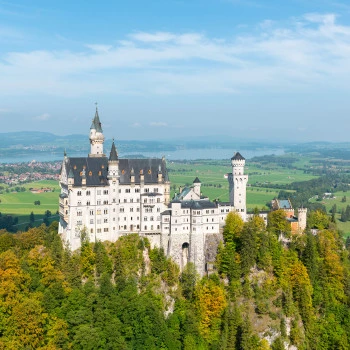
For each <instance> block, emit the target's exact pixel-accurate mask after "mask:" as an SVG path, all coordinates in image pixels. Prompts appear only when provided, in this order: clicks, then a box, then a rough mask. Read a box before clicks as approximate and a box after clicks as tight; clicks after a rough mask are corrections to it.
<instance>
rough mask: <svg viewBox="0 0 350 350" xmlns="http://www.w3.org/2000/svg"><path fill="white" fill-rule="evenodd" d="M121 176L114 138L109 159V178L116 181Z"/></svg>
mask: <svg viewBox="0 0 350 350" xmlns="http://www.w3.org/2000/svg"><path fill="white" fill-rule="evenodd" d="M118 178H119V158H118V153H117V149H116V148H115V144H114V140H113V142H112V147H111V152H110V153H109V159H108V180H112V181H116V180H117V179H118Z"/></svg>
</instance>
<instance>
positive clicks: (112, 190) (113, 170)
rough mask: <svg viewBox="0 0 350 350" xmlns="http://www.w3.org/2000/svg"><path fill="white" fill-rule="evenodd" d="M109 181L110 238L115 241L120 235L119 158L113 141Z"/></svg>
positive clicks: (109, 162) (109, 161)
mask: <svg viewBox="0 0 350 350" xmlns="http://www.w3.org/2000/svg"><path fill="white" fill-rule="evenodd" d="M107 179H108V182H109V203H110V209H109V222H110V223H112V225H111V226H110V232H109V238H108V240H109V241H111V242H115V241H116V240H117V239H118V237H119V223H118V218H119V158H118V153H117V149H116V147H115V144H114V140H113V142H112V147H111V152H110V154H109V159H108V175H107Z"/></svg>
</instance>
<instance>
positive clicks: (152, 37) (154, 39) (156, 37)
mask: <svg viewBox="0 0 350 350" xmlns="http://www.w3.org/2000/svg"><path fill="white" fill-rule="evenodd" d="M130 38H131V39H133V40H137V41H142V42H145V43H160V42H166V41H171V40H173V39H175V38H176V36H175V35H174V34H172V33H168V32H156V33H145V32H138V33H135V34H130Z"/></svg>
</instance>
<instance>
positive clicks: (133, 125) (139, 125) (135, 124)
mask: <svg viewBox="0 0 350 350" xmlns="http://www.w3.org/2000/svg"><path fill="white" fill-rule="evenodd" d="M130 126H131V127H132V128H141V126H142V125H141V124H140V123H138V122H136V123H133V124H131V125H130Z"/></svg>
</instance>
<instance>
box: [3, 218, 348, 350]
mask: <svg viewBox="0 0 350 350" xmlns="http://www.w3.org/2000/svg"><path fill="white" fill-rule="evenodd" d="M308 220H309V225H310V227H311V226H312V227H313V228H315V230H313V234H311V233H310V232H309V230H307V232H306V233H305V234H303V235H291V233H290V228H289V226H288V225H287V224H286V220H285V218H284V213H283V212H282V211H275V212H272V213H270V214H269V220H268V225H267V227H266V226H265V224H264V221H263V220H262V219H261V218H260V217H259V216H254V217H253V218H252V219H251V220H250V221H248V222H243V221H242V220H241V219H240V217H239V216H238V215H237V214H234V213H230V214H229V215H228V216H227V221H226V226H225V228H224V231H223V241H222V243H221V244H220V246H219V248H218V254H217V259H216V262H215V271H214V273H212V274H211V275H209V276H204V277H200V276H198V275H197V274H196V270H195V267H194V266H193V265H192V264H191V263H189V264H187V266H186V267H185V269H184V271H182V272H180V270H179V267H178V266H177V265H176V264H174V263H173V262H172V261H171V259H169V258H167V257H166V256H165V255H164V251H162V249H158V248H152V247H150V244H149V241H148V240H147V238H144V237H140V236H138V235H136V234H130V235H127V236H123V237H121V238H120V239H119V240H118V241H117V242H115V243H111V242H103V243H102V242H96V243H91V242H89V241H88V239H87V237H86V235H85V233H84V231H83V232H82V233H81V241H82V247H81V249H80V250H78V251H74V252H71V251H70V249H69V247H66V246H63V245H62V242H61V239H60V237H59V235H58V234H57V222H54V223H52V224H51V225H50V226H46V225H44V224H43V225H41V226H40V227H36V228H31V229H29V230H28V231H27V232H22V233H17V234H12V233H9V232H7V231H6V230H1V231H0V308H1V312H0V349H47V350H54V349H84V350H89V349H164V350H165V349H169V350H170V349H174V350H175V349H179V350H180V349H184V350H195V349H202V350H207V349H208V350H209V349H230V350H236V349H237V350H238V349H243V350H250V349H252V350H253V349H254V350H265V349H273V350H279V349H320V350H321V349H322V350H324V349H349V347H350V339H349V335H350V308H349V301H350V299H349V297H350V289H349V286H350V264H349V250H348V249H347V247H346V246H345V244H344V240H343V238H342V237H341V235H340V234H339V232H338V230H337V227H336V226H335V224H334V223H333V222H331V220H330V218H329V217H328V216H327V214H326V213H324V212H322V211H313V212H311V213H310V214H309V218H308Z"/></svg>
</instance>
